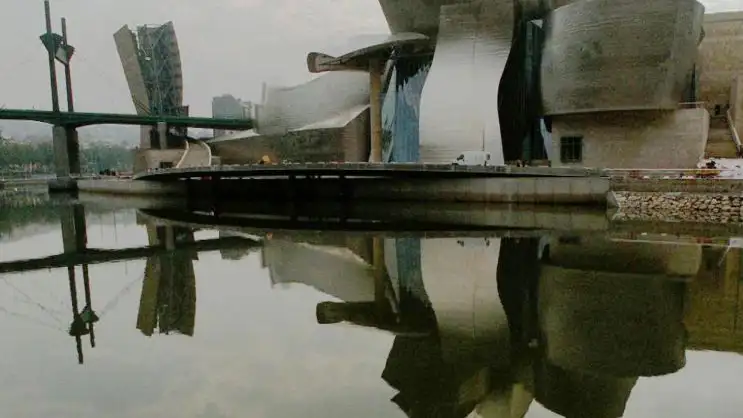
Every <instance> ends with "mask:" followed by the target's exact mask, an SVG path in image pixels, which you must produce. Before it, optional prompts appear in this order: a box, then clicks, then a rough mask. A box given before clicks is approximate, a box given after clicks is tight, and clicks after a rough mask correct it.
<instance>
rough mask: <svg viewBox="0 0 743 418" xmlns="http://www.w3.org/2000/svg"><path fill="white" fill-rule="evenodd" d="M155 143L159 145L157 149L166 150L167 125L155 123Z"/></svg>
mask: <svg viewBox="0 0 743 418" xmlns="http://www.w3.org/2000/svg"><path fill="white" fill-rule="evenodd" d="M157 141H158V143H159V144H160V146H159V147H158V148H160V149H167V148H168V124H167V123H165V122H158V123H157Z"/></svg>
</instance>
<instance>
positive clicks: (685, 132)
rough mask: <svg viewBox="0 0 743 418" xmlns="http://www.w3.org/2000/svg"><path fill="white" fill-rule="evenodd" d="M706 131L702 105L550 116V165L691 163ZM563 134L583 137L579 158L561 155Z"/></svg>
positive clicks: (668, 165)
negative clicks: (567, 159)
mask: <svg viewBox="0 0 743 418" xmlns="http://www.w3.org/2000/svg"><path fill="white" fill-rule="evenodd" d="M708 132H709V113H708V112H707V110H706V109H703V108H695V109H679V110H675V111H670V112H663V111H646V112H602V113H588V114H578V115H562V116H556V117H555V118H554V120H553V124H552V135H553V138H554V140H553V141H552V147H553V149H552V153H551V155H552V166H553V167H561V166H571V165H574V166H586V167H601V168H667V169H673V168H693V167H696V165H697V163H698V162H699V161H700V160H701V158H702V156H703V155H704V146H705V143H706V141H707V135H708ZM566 136H578V137H582V138H583V151H582V154H583V156H582V157H583V158H582V161H581V162H579V163H574V164H571V163H564V162H562V161H561V155H560V151H561V149H560V148H561V139H562V138H564V137H566Z"/></svg>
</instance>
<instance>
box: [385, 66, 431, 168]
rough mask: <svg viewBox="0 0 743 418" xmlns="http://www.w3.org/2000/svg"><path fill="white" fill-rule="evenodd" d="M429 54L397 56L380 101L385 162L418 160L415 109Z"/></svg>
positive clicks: (418, 104) (416, 116)
mask: <svg viewBox="0 0 743 418" xmlns="http://www.w3.org/2000/svg"><path fill="white" fill-rule="evenodd" d="M432 60H433V54H425V55H416V56H398V57H396V58H393V65H392V67H391V71H390V73H389V75H388V82H387V89H386V91H385V93H384V97H383V99H382V100H383V102H382V135H383V137H382V141H383V157H384V159H385V161H387V162H417V161H418V159H419V155H420V152H419V146H420V137H419V114H418V112H419V109H420V98H421V93H422V92H423V84H424V83H425V81H426V76H427V75H428V71H429V69H430V68H431V61H432Z"/></svg>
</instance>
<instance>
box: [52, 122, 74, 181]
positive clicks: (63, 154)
mask: <svg viewBox="0 0 743 418" xmlns="http://www.w3.org/2000/svg"><path fill="white" fill-rule="evenodd" d="M52 144H53V147H54V149H53V150H54V173H55V174H56V179H54V180H52V181H51V182H50V183H49V190H50V191H65V190H74V189H76V186H77V183H76V181H75V178H76V177H78V176H79V175H80V142H79V141H78V137H77V129H75V128H71V127H66V126H59V125H56V126H54V128H53V129H52Z"/></svg>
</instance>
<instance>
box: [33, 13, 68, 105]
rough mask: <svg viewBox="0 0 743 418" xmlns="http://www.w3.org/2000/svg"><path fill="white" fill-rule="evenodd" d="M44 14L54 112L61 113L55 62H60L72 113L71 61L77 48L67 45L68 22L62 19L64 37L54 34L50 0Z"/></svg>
mask: <svg viewBox="0 0 743 418" xmlns="http://www.w3.org/2000/svg"><path fill="white" fill-rule="evenodd" d="M44 14H45V17H46V33H44V34H43V35H41V36H40V37H39V39H41V43H42V44H44V47H45V48H46V50H47V53H48V54H49V82H50V84H51V89H52V110H54V111H55V112H59V93H58V91H57V71H56V68H55V63H54V61H55V60H56V61H59V62H60V63H62V65H64V67H65V84H66V87H67V110H68V111H70V112H72V111H73V110H74V108H73V102H72V76H71V73H70V60H71V59H72V55H73V54H74V52H75V48H74V47H73V46H72V45H69V44H68V43H67V22H66V20H65V19H64V18H62V35H59V34H56V33H53V32H52V20H51V12H50V8H49V0H44Z"/></svg>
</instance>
